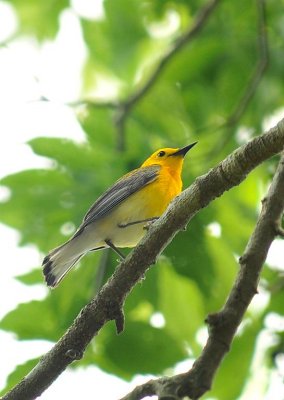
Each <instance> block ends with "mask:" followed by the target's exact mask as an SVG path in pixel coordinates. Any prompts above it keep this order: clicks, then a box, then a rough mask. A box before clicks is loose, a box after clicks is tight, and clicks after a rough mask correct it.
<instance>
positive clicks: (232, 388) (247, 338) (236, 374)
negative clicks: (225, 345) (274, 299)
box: [210, 320, 262, 400]
mask: <svg viewBox="0 0 284 400" xmlns="http://www.w3.org/2000/svg"><path fill="white" fill-rule="evenodd" d="M261 328H262V324H261V323H260V321H259V320H247V324H245V325H244V328H243V332H242V333H241V334H239V335H237V337H235V339H234V341H233V344H232V347H231V349H230V352H229V353H228V354H227V355H226V357H225V359H224V361H223V363H222V364H221V367H220V369H219V370H218V372H217V376H216V378H215V380H214V383H213V387H212V390H211V391H210V398H217V399H220V400H226V399H237V398H238V397H239V396H240V395H241V393H242V390H243V388H244V385H245V383H246V382H247V380H248V379H249V377H250V366H251V362H252V358H253V355H254V351H255V345H256V339H257V335H258V334H259V332H260V330H261Z"/></svg>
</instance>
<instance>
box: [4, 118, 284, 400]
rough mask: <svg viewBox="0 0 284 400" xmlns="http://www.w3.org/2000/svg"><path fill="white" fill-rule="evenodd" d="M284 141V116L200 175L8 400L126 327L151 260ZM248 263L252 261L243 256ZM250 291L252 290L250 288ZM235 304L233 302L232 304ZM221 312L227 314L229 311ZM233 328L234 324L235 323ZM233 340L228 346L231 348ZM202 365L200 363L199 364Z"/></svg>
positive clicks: (41, 386)
mask: <svg viewBox="0 0 284 400" xmlns="http://www.w3.org/2000/svg"><path fill="white" fill-rule="evenodd" d="M283 146H284V119H283V120H282V121H281V122H279V124H277V125H276V126H275V127H274V128H272V129H271V130H270V131H268V132H267V133H265V134H263V135H261V136H258V137H256V138H254V139H253V140H252V141H251V142H249V143H247V144H246V145H244V146H242V147H240V148H239V149H237V150H236V151H235V152H233V153H232V154H230V155H229V156H228V157H227V158H226V159H225V160H223V161H222V162H221V163H219V164H218V165H217V166H216V167H215V168H213V169H211V170H210V171H209V172H208V173H207V174H205V175H203V176H201V177H199V178H197V179H196V180H195V182H194V183H193V184H192V185H191V186H190V187H189V188H188V189H186V190H184V191H183V192H182V193H181V194H180V196H178V197H176V198H175V200H174V201H173V202H172V203H171V205H170V206H169V208H168V209H167V211H166V212H165V213H164V214H163V216H162V217H161V218H160V219H159V220H158V221H157V222H155V223H154V224H153V225H152V226H151V227H150V229H149V231H148V233H147V234H146V235H145V237H144V238H143V239H142V240H141V242H140V243H139V244H138V245H137V246H136V247H135V248H134V250H133V251H132V252H131V253H130V254H129V255H128V257H127V258H126V259H125V260H124V261H123V262H122V263H121V264H120V265H119V266H118V267H117V268H116V270H115V272H114V274H113V276H112V277H111V278H110V279H109V280H108V282H107V283H106V284H105V285H104V286H103V288H102V289H101V290H100V292H99V293H98V295H97V296H96V297H95V298H94V299H93V300H92V301H91V302H90V303H89V304H87V305H86V306H85V307H84V308H83V309H82V310H81V312H80V314H79V315H78V316H77V318H76V319H75V321H74V323H73V324H72V325H71V326H70V328H69V329H68V331H67V332H66V333H65V334H64V335H63V336H62V338H61V339H60V340H59V341H58V342H57V343H56V344H55V345H54V346H53V348H52V349H51V350H50V351H49V352H48V353H46V354H45V355H44V356H43V357H42V358H41V360H40V362H39V363H38V364H37V366H36V367H35V368H34V369H33V370H32V371H31V372H30V373H29V374H28V375H27V376H26V377H25V378H24V379H23V380H22V381H21V382H20V383H19V384H18V385H16V386H15V387H14V388H13V389H11V391H10V392H8V393H7V394H6V395H4V397H3V400H11V399H12V400H31V399H35V398H36V397H37V396H39V395H40V394H41V393H42V392H43V391H44V390H45V389H46V388H47V387H48V386H50V385H51V383H52V382H53V381H54V380H55V379H56V378H57V377H58V376H59V375H60V374H61V373H62V372H63V371H64V370H65V369H66V367H67V366H68V365H69V364H71V363H72V362H73V361H75V360H78V359H80V358H82V356H83V353H84V351H85V349H86V347H87V345H88V344H89V343H90V341H91V340H92V338H93V337H94V335H96V334H98V332H99V330H100V329H101V328H102V327H103V326H104V325H105V324H106V323H107V322H108V321H110V320H114V321H115V322H116V325H117V330H118V331H120V330H121V329H122V328H123V312H122V307H123V304H124V301H125V298H126V296H127V294H128V293H129V292H130V291H131V290H132V288H133V287H134V286H135V284H136V283H137V282H139V281H140V280H141V279H142V278H143V277H144V274H145V273H146V271H147V270H148V269H149V268H150V266H151V264H153V263H154V262H155V260H156V258H157V257H158V255H159V254H160V253H161V252H162V251H163V249H164V248H165V247H166V246H167V244H168V243H169V242H170V241H171V240H172V239H173V237H174V236H175V235H176V234H177V232H178V231H179V230H181V229H183V228H184V227H185V226H186V225H187V223H188V222H189V221H190V220H191V218H192V217H193V216H194V215H195V214H196V213H197V212H198V211H200V210H201V209H202V208H203V207H205V206H207V205H208V204H209V203H210V202H211V201H213V200H214V199H215V198H216V197H219V196H221V195H222V194H223V193H224V192H225V191H226V190H229V189H231V188H232V187H234V186H236V185H238V184H239V183H240V182H241V181H242V180H244V179H245V177H246V175H247V174H248V173H249V172H250V171H251V170H252V169H253V168H255V167H256V166H257V165H259V164H260V163H261V162H263V161H264V160H266V159H267V158H269V157H271V156H272V155H274V154H277V153H279V152H280V151H281V150H282V149H283ZM283 198H284V196H283ZM274 232H275V229H274ZM242 262H243V263H244V262H246V261H245V260H243V261H242ZM242 270H243V271H245V270H246V269H245V268H244V267H242ZM234 293H235V295H236V296H238V295H239V292H238V291H236V290H234ZM241 294H242V292H241ZM244 295H247V294H246V293H244ZM245 299H246V298H245ZM231 303H232V301H230V303H229V305H230V304H231ZM232 304H233V303H232ZM220 315H221V316H225V315H226V314H225V313H224V310H223V311H222V312H221V313H220ZM215 321H217V322H218V323H217V322H215ZM220 321H222V324H221V326H222V327H223V328H224V324H225V323H226V321H227V320H226V319H223V318H219V317H218V316H217V317H214V316H211V317H209V319H208V322H209V324H210V326H211V336H210V337H211V339H210V343H211V344H210V345H209V350H206V352H205V356H204V357H205V359H206V358H208V354H211V352H212V350H211V352H210V349H211V347H210V346H212V344H213V345H214V341H213V342H212V337H213V338H215V336H216V332H218V331H219V329H220V326H219V325H220ZM238 321H239V317H238ZM229 328H230V329H231V327H230V326H229ZM227 343H228V342H226V349H224V351H225V350H227ZM206 348H208V346H207V347H206ZM208 351H209V353H208ZM204 357H203V358H201V360H203V359H204ZM216 358H217V360H216V362H217V361H218V362H220V359H221V358H222V357H221V356H220V353H218V355H217V354H216V355H214V356H213V360H214V359H216ZM198 365H200V366H199V367H198ZM202 365H203V364H202V363H201V364H200V361H199V362H197V363H196V364H195V367H194V368H193V371H194V373H191V375H190V376H191V377H192V376H193V377H194V379H195V380H194V382H195V381H196V379H197V377H198V376H202V374H203V375H204V374H206V371H205V370H204V367H203V369H202V368H201V367H202ZM201 372H202V373H201ZM190 379H193V378H190ZM207 381H208V380H207ZM207 381H206V382H207ZM207 389H208V388H207ZM186 391H187V387H185V386H182V387H181V392H180V395H183V393H186Z"/></svg>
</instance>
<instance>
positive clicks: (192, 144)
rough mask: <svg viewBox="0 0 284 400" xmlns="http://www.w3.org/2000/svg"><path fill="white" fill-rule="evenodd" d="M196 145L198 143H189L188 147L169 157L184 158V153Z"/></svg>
mask: <svg viewBox="0 0 284 400" xmlns="http://www.w3.org/2000/svg"><path fill="white" fill-rule="evenodd" d="M196 143H198V142H194V143H191V144H189V145H188V146H185V147H182V148H181V149H178V150H177V151H176V152H175V153H173V154H171V156H183V157H184V156H185V155H186V153H187V152H188V151H189V150H190V149H192V147H193V146H195V145H196Z"/></svg>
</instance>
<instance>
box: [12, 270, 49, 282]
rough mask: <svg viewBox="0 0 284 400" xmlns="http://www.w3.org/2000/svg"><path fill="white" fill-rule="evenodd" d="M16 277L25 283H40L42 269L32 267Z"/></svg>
mask: <svg viewBox="0 0 284 400" xmlns="http://www.w3.org/2000/svg"><path fill="white" fill-rule="evenodd" d="M16 279H17V280H18V281H20V282H22V283H24V284H25V285H36V284H38V283H42V279H43V274H42V270H41V269H39V268H36V269H33V270H31V271H30V272H27V273H26V274H23V275H18V276H16Z"/></svg>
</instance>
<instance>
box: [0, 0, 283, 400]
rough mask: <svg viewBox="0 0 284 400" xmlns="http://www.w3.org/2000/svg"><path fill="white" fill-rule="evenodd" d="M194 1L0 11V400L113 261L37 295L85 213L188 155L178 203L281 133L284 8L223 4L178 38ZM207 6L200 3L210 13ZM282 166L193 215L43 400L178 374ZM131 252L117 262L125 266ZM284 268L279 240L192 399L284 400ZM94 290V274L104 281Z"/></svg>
mask: <svg viewBox="0 0 284 400" xmlns="http://www.w3.org/2000/svg"><path fill="white" fill-rule="evenodd" d="M206 4H207V3H206V2H205V1H200V0H192V1H186V0H172V1H170V0H169V1H168V0H105V1H103V0H92V1H91V0H80V1H79V0H70V1H69V0H60V1H57V2H52V1H49V0H45V1H43V0H26V1H21V0H12V1H0V105H1V118H0V132H1V134H0V140H1V146H0V177H1V182H0V183H1V186H0V222H1V224H0V240H1V255H2V261H1V268H0V277H1V279H0V293H1V302H0V318H1V321H0V343H1V354H2V357H1V359H2V362H1V365H0V386H1V388H2V393H4V392H5V391H6V390H7V389H8V388H9V387H11V386H13V385H14V384H15V383H16V382H18V381H19V380H20V379H21V378H22V377H23V376H24V375H25V374H26V373H27V372H28V371H30V369H31V368H32V367H33V366H34V365H35V364H36V363H37V361H38V359H39V357H40V356H41V355H42V354H43V353H45V352H46V351H47V350H48V349H50V348H51V346H52V345H53V343H54V342H56V341H57V340H58V339H59V338H60V336H61V335H62V334H63V333H64V332H65V330H66V329H67V328H68V327H69V326H70V324H71V323H72V321H73V319H74V318H75V317H76V315H77V313H78V312H79V311H80V309H81V308H82V307H83V306H84V305H85V304H86V303H87V302H88V301H89V300H90V299H91V298H92V297H93V296H94V295H95V294H96V292H97V290H98V286H99V283H100V279H101V278H100V277H101V276H102V275H104V278H103V281H105V280H106V279H107V277H108V276H110V274H111V273H112V272H113V270H114V268H115V267H116V265H117V257H116V256H114V255H113V254H111V253H110V252H107V251H105V252H97V253H92V254H90V255H89V256H87V257H84V259H83V260H82V262H81V263H80V265H79V266H78V267H77V268H76V270H74V271H72V273H70V274H69V275H68V276H67V277H66V279H64V281H63V282H62V283H61V284H60V286H59V287H58V288H57V289H56V290H54V291H50V290H48V289H47V288H46V287H45V284H44V282H43V278H42V273H41V267H40V265H41V261H42V258H43V256H44V255H45V254H46V253H47V252H48V251H49V250H50V249H51V248H53V247H55V246H57V245H59V244H60V243H62V242H63V241H65V240H66V239H67V238H68V237H69V236H70V235H71V234H72V233H73V232H74V231H75V229H76V226H78V224H79V223H80V222H81V220H82V218H83V216H84V214H85V212H86V210H87V209H88V207H89V206H90V205H91V204H92V203H93V202H94V200H95V199H96V198H97V197H98V196H99V195H100V194H101V193H102V192H103V191H104V190H105V189H106V188H107V187H108V186H109V185H111V184H112V183H113V182H114V181H115V180H116V179H117V178H119V177H120V176H121V175H122V174H124V173H125V172H127V171H129V170H131V169H133V168H135V167H137V166H139V165H140V164H141V163H142V162H143V160H144V159H145V158H146V157H147V156H148V155H149V154H151V153H152V152H153V151H154V150H156V149H158V148H160V147H180V146H185V145H187V144H189V143H191V142H193V141H196V140H198V142H199V143H198V146H196V147H195V148H194V150H193V151H192V152H191V153H190V154H189V155H188V157H187V159H186V160H185V165H184V172H183V181H184V186H185V187H187V186H189V185H190V184H191V182H192V181H193V180H194V178H195V177H196V176H198V175H200V174H203V173H205V172H207V171H208V169H209V168H211V167H213V166H214V165H216V163H217V162H219V161H220V160H222V159H223V158H224V157H225V156H226V155H228V154H229V153H230V152H232V151H233V150H234V149H235V148H237V147H238V146H240V145H241V144H243V143H246V142H247V141H248V140H249V139H250V138H252V137H253V136H255V135H258V134H260V133H262V132H263V131H264V130H266V129H268V128H270V127H271V126H273V125H274V124H275V123H277V122H278V121H279V120H280V119H281V118H283V116H284V91H283V85H284V83H283V71H284V28H283V27H284V20H283V2H281V1H280V2H279V1H276V0H271V1H270V2H269V3H267V5H266V4H265V2H264V1H263V0H257V1H256V0H254V1H247V0H246V1H245V0H241V1H239V2H221V1H220V4H217V6H216V7H215V8H213V7H212V10H211V15H210V16H209V18H208V19H204V21H201V22H200V23H199V25H198V27H197V29H196V33H195V35H190V34H189V31H190V29H191V27H192V26H193V25H194V24H195V23H196V20H197V16H198V15H200V12H201V10H202V9H203V8H204V7H205V6H206ZM208 4H209V3H208ZM277 161H278V157H274V158H273V159H271V160H269V161H267V162H265V163H264V164H263V165H261V166H260V167H258V168H257V169H256V170H255V171H253V172H252V173H251V174H250V175H249V176H248V178H247V179H246V180H245V182H243V183H242V184H241V185H240V186H239V187H237V188H234V189H233V190H231V191H230V192H228V193H225V194H224V195H223V196H222V197H221V198H220V199H217V200H216V201H215V202H213V203H212V204H210V206H209V207H208V208H206V209H204V210H202V211H201V212H200V213H199V214H198V215H197V216H196V217H195V218H194V219H193V220H192V221H191V223H190V225H189V226H188V229H187V231H186V232H182V233H180V234H179V235H178V236H176V237H175V239H174V241H173V242H172V243H171V244H170V245H169V246H168V247H167V249H166V250H165V251H164V253H163V255H161V257H160V259H159V262H158V263H157V265H155V266H154V267H153V268H151V270H150V271H149V272H148V274H147V276H146V279H145V280H144V281H143V282H142V283H141V284H139V285H137V286H136V287H135V288H134V290H133V291H132V293H131V294H130V296H129V297H128V299H127V302H126V310H125V311H126V329H125V331H124V332H123V334H121V335H119V336H117V335H116V333H115V327H114V324H112V323H111V324H108V325H106V326H105V327H104V328H103V330H102V331H101V332H100V334H99V335H98V336H97V337H96V338H95V339H94V340H93V341H92V343H91V345H90V346H89V348H88V349H87V352H86V354H85V357H84V358H83V360H81V361H80V362H77V363H75V364H74V365H72V367H70V369H69V370H68V371H67V372H64V373H63V374H62V375H61V377H60V378H59V379H58V380H57V381H56V382H55V383H54V385H52V386H51V387H50V388H49V389H48V390H47V391H46V392H45V393H44V394H43V395H42V396H41V398H42V399H45V400H50V399H53V400H54V399H60V398H63V396H65V397H66V396H68V398H69V399H71V400H72V399H77V398H78V396H82V391H83V392H84V393H86V394H85V397H84V398H85V399H89V398H93V397H96V396H98V395H99V394H100V398H103V399H105V400H111V399H116V398H119V397H121V396H123V395H124V394H126V393H127V392H128V391H130V389H131V388H133V387H134V386H135V385H136V384H137V383H141V382H144V381H146V380H147V379H149V377H151V376H157V375H158V376H160V375H162V374H167V375H171V374H174V373H177V372H184V371H186V370H187V369H188V368H190V366H191V365H192V363H193V361H194V359H195V358H196V357H197V356H198V355H199V354H200V351H201V349H202V347H203V346H204V344H205V341H206V338H207V328H206V326H205V324H204V320H205V318H206V315H207V314H208V313H210V312H215V311H217V310H218V309H219V308H220V307H221V306H222V305H223V303H224V301H225V300H226V297H227V295H228V293H229V290H230V288H231V286H232V283H233V281H234V278H235V276H236V273H237V271H238V263H237V259H238V257H239V256H240V255H241V254H242V253H243V252H244V249H245V246H246V244H247V241H248V239H249V237H250V234H251V232H252V230H253V228H254V225H255V222H256V219H257V216H258V213H259V210H260V205H261V198H262V197H263V196H264V195H265V193H266V191H267V187H268V185H269V183H270V181H271V178H272V176H273V174H274V172H275V168H276V165H277ZM125 252H126V251H125ZM283 270H284V257H283V241H282V242H281V240H276V241H275V242H274V244H273V246H272V248H271V251H270V253H269V257H268V259H267V264H266V266H265V268H264V270H263V274H262V278H261V282H260V287H259V294H258V295H257V296H255V299H254V300H253V302H252V304H251V306H250V308H249V310H248V311H247V313H246V316H245V319H244V320H243V322H242V324H241V326H240V329H239V331H238V334H237V336H236V338H235V340H234V343H233V346H232V348H231V351H230V353H229V354H228V355H227V356H226V358H225V360H224V362H223V364H222V366H221V368H220V370H219V371H218V373H217V376H216V379H215V381H214V385H213V388H212V390H211V391H210V392H209V393H208V394H206V395H205V396H204V399H218V400H228V399H230V400H231V399H239V400H248V399H249V400H254V399H255V400H256V399H257V400H260V399H265V400H272V399H273V400H281V399H282V400H283V399H284V386H283V376H284V355H283V352H284V322H283V321H284V320H283V313H284V278H283ZM103 272H104V273H103Z"/></svg>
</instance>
